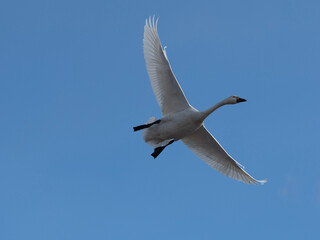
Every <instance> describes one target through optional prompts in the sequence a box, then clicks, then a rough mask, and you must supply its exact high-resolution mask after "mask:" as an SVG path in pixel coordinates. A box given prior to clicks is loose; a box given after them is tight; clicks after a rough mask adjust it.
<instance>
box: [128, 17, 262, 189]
mask: <svg viewBox="0 0 320 240" xmlns="http://www.w3.org/2000/svg"><path fill="white" fill-rule="evenodd" d="M157 22H158V20H156V21H155V20H154V17H153V19H151V17H150V18H149V20H148V19H146V24H145V26H144V38H143V50H144V58H145V61H146V66H147V71H148V74H149V78H150V81H151V85H152V89H153V92H154V94H155V96H156V99H157V102H158V104H159V106H160V108H161V112H162V118H161V119H160V120H156V118H155V117H151V118H150V119H149V120H148V121H147V123H146V124H144V125H140V126H137V127H134V131H138V130H141V129H144V130H143V133H142V135H143V138H144V141H145V142H146V143H148V144H149V145H151V146H152V147H154V148H155V149H154V152H153V153H152V154H151V155H152V156H153V157H154V158H156V157H157V156H158V155H159V154H160V153H161V152H162V150H163V149H164V148H165V147H167V146H168V145H170V144H172V143H173V142H175V141H178V140H181V141H182V142H183V143H184V144H185V145H186V146H187V147H188V148H189V149H190V150H191V151H192V152H193V153H194V154H195V155H197V156H198V157H199V158H201V159H202V160H203V161H205V162H206V163H207V164H209V165H210V166H211V167H212V168H214V169H216V170H217V171H219V172H221V173H222V174H225V175H226V176H228V177H230V178H233V179H236V180H238V181H242V182H245V183H249V184H251V183H254V184H257V183H261V184H263V183H265V182H266V180H262V181H259V180H256V179H254V178H253V177H251V176H250V175H249V174H248V173H247V172H246V171H244V170H243V167H242V166H241V165H240V164H239V163H238V162H236V161H235V160H234V159H233V158H232V157H231V156H230V155H229V154H228V153H227V152H226V151H225V150H224V149H223V148H222V147H221V145H220V144H219V143H218V142H217V140H216V139H215V138H214V137H213V136H212V135H211V134H210V133H209V132H208V130H207V129H206V128H205V126H204V125H203V122H204V120H205V119H206V118H207V117H208V116H209V115H210V114H211V113H212V112H214V111H215V110H216V109H218V108H219V107H221V106H223V105H226V104H236V103H239V102H244V101H246V100H245V99H243V98H239V97H237V96H231V97H228V98H226V99H224V100H222V101H221V102H219V103H217V104H216V105H214V106H213V107H211V108H209V109H208V110H206V111H198V110H196V109H195V108H194V107H192V106H191V105H190V104H189V103H188V101H187V99H186V97H185V95H184V93H183V91H182V89H181V87H180V85H179V83H178V81H177V79H176V78H175V76H174V74H173V72H172V70H171V67H170V64H169V60H168V58H167V54H166V51H165V49H163V48H162V46H161V43H160V39H159V36H158V31H157Z"/></svg>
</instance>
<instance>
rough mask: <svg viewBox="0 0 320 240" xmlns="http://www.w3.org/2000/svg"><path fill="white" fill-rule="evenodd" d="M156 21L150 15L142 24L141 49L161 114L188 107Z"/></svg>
mask: <svg viewBox="0 0 320 240" xmlns="http://www.w3.org/2000/svg"><path fill="white" fill-rule="evenodd" d="M157 22H158V21H156V22H155V21H154V18H153V19H152V20H151V17H150V18H149V21H148V19H147V20H146V25H145V26H144V37H143V51H144V58H145V60H146V65H147V71H148V74H149V78H150V81H151V85H152V89H153V92H154V95H155V96H156V99H157V101H158V104H159V106H160V108H161V112H162V115H167V114H170V113H174V112H178V111H181V110H184V109H186V108H188V107H190V105H189V103H188V101H187V99H186V97H185V96H184V93H183V91H182V89H181V87H180V85H179V83H178V81H177V79H176V78H175V76H174V74H173V72H172V70H171V67H170V64H169V61H168V58H167V56H166V52H165V50H162V46H161V43H160V39H159V36H158V31H157Z"/></svg>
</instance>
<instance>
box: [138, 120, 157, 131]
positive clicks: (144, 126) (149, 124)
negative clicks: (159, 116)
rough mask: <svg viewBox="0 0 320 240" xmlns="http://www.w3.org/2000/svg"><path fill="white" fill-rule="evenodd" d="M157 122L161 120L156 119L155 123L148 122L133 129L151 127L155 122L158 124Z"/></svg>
mask: <svg viewBox="0 0 320 240" xmlns="http://www.w3.org/2000/svg"><path fill="white" fill-rule="evenodd" d="M157 123H160V120H157V121H154V122H153V123H148V124H143V125H139V126H136V127H133V131H135V132H136V131H139V130H142V129H145V128H148V127H151V126H152V125H153V124H157Z"/></svg>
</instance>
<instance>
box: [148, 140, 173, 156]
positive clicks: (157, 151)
mask: <svg viewBox="0 0 320 240" xmlns="http://www.w3.org/2000/svg"><path fill="white" fill-rule="evenodd" d="M173 142H174V140H171V141H170V142H169V143H168V144H167V145H165V146H163V147H157V148H155V149H154V152H153V153H152V154H151V156H152V157H153V158H156V157H158V156H159V154H160V153H161V152H162V151H163V150H164V149H165V148H166V147H167V146H169V145H170V144H172V143H173Z"/></svg>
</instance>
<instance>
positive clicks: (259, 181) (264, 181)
mask: <svg viewBox="0 0 320 240" xmlns="http://www.w3.org/2000/svg"><path fill="white" fill-rule="evenodd" d="M267 180H268V179H267V178H266V179H264V180H256V181H257V182H255V184H260V185H263V184H265V183H266V182H267Z"/></svg>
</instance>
